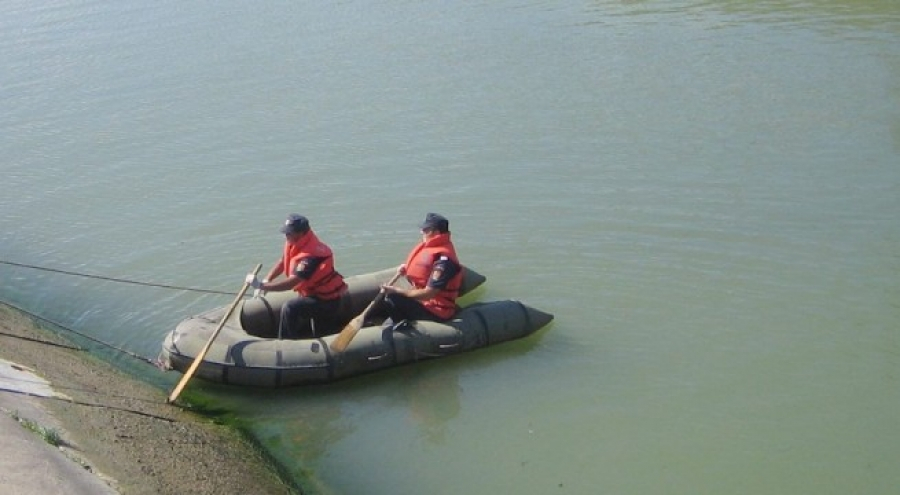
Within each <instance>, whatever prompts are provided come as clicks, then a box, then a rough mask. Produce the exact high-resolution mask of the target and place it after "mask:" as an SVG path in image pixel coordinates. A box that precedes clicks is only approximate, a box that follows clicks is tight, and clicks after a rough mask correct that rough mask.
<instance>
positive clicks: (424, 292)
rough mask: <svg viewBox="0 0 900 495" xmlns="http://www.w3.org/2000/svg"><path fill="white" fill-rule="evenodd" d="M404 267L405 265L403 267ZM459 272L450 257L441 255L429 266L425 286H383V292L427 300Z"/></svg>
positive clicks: (435, 294) (457, 266)
mask: <svg viewBox="0 0 900 495" xmlns="http://www.w3.org/2000/svg"><path fill="white" fill-rule="evenodd" d="M404 268H405V267H404ZM458 272H459V265H457V264H456V263H454V262H453V261H452V260H450V258H448V257H446V256H441V257H440V258H438V259H437V261H435V262H434V264H433V265H432V266H431V275H430V276H429V277H428V283H427V284H426V285H425V287H418V288H417V287H413V288H411V289H402V288H400V287H395V286H385V287H384V289H385V292H392V293H395V294H400V295H402V296H406V297H408V298H410V299H415V300H417V301H427V300H429V299H431V298H433V297H435V296H437V295H438V293H440V292H441V291H442V290H443V289H444V288H446V287H447V284H448V283H449V282H450V279H452V278H453V277H454V276H455V275H456V274H457V273H458Z"/></svg>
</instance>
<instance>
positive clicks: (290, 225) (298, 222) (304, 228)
mask: <svg viewBox="0 0 900 495" xmlns="http://www.w3.org/2000/svg"><path fill="white" fill-rule="evenodd" d="M308 231H309V220H307V219H306V217H304V216H303V215H298V214H296V213H291V214H290V215H288V217H287V220H285V221H284V225H282V226H281V232H282V233H283V234H303V233H306V232H308Z"/></svg>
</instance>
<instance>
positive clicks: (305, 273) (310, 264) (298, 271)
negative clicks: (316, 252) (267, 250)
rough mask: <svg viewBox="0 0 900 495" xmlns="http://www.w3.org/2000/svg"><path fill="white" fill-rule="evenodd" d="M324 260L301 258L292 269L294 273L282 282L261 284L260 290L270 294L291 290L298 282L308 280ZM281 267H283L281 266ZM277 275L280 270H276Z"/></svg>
mask: <svg viewBox="0 0 900 495" xmlns="http://www.w3.org/2000/svg"><path fill="white" fill-rule="evenodd" d="M323 259H324V258H316V257H312V256H310V257H307V258H302V259H300V261H298V262H297V267H296V268H295V269H294V273H292V274H291V275H290V276H288V277H287V278H285V279H284V280H279V281H277V282H271V281H270V282H265V281H264V282H263V283H261V284H260V287H259V288H260V290H263V291H271V292H281V291H285V290H291V289H293V288H294V287H296V286H297V284H299V283H300V282H302V281H304V280H307V279H309V277H311V276H312V274H313V273H315V272H316V270H317V269H318V268H319V264H320V263H322V260H323ZM282 266H283V265H282ZM278 273H281V270H280V269H279V270H278Z"/></svg>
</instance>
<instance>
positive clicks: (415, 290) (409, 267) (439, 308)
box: [383, 213, 463, 323]
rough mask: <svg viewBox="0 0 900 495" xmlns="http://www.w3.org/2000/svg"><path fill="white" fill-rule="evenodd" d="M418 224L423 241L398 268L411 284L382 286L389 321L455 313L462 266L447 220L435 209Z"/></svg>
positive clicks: (436, 318) (442, 317)
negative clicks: (409, 287) (434, 211)
mask: <svg viewBox="0 0 900 495" xmlns="http://www.w3.org/2000/svg"><path fill="white" fill-rule="evenodd" d="M420 228H421V231H422V242H420V243H419V244H417V245H416V246H415V247H413V249H412V251H410V253H409V256H407V258H406V263H404V264H402V265H400V267H399V268H398V271H399V272H400V273H401V274H402V275H406V279H407V280H408V281H409V283H410V284H411V285H412V288H411V289H404V288H401V287H397V286H392V285H387V286H384V287H383V289H384V291H385V298H384V307H385V309H386V311H387V314H388V317H389V318H390V320H391V322H389V323H400V322H402V321H403V320H434V321H443V320H447V319H450V318H452V317H453V315H454V313H456V298H457V297H458V296H459V289H460V286H461V285H462V274H463V270H462V266H461V265H460V263H459V258H457V256H456V249H455V248H454V247H453V242H452V241H451V240H450V222H449V221H448V220H447V219H446V218H444V217H443V216H441V215H438V214H437V213H429V214H428V215H426V216H425V221H423V222H422V224H421V225H420Z"/></svg>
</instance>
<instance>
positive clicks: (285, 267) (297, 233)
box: [246, 214, 347, 339]
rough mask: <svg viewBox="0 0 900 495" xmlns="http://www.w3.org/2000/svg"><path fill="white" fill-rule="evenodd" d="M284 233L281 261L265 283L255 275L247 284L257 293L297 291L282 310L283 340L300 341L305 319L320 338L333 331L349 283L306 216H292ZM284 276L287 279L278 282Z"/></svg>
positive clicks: (289, 217) (280, 331)
mask: <svg viewBox="0 0 900 495" xmlns="http://www.w3.org/2000/svg"><path fill="white" fill-rule="evenodd" d="M281 232H282V233H283V234H284V237H285V242H284V250H283V253H282V255H281V258H280V259H279V260H278V261H277V262H276V263H275V265H274V266H272V269H271V270H269V273H268V274H267V275H266V277H265V278H264V279H263V280H262V281H259V280H258V279H257V278H256V276H255V275H254V274H252V273H251V274H249V275H247V280H246V282H247V284H249V285H250V286H251V287H253V288H255V289H256V291H257V292H256V294H259V293H261V292H266V291H273V292H280V291H286V290H291V289H293V290H294V291H296V292H297V296H298V297H296V298H294V299H291V300H290V301H287V302H285V303H284V305H283V306H282V307H281V320H280V322H279V325H278V334H279V336H280V337H281V338H286V339H298V338H300V337H301V335H300V326H301V323H302V322H303V320H312V321H313V331H314V332H316V333H318V334H320V335H325V334H326V333H329V332H333V331H334V330H336V329H335V328H333V326H334V325H333V324H334V318H335V315H336V313H337V311H338V306H339V305H340V300H341V294H343V292H344V291H345V290H347V284H345V283H344V277H343V276H341V274H340V273H338V272H337V270H335V268H334V254H333V253H332V251H331V248H329V247H328V246H327V245H326V244H325V243H324V242H322V241H320V240H319V238H318V237H316V234H315V232H313V231H312V229H310V227H309V220H307V219H306V217H304V216H303V215H297V214H291V215H289V216H288V218H287V220H285V221H284V225H283V226H282V227H281ZM282 274H283V275H284V276H285V278H284V280H279V281H275V279H276V278H278V276H280V275H282ZM316 327H319V328H316ZM323 327H324V328H323Z"/></svg>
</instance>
